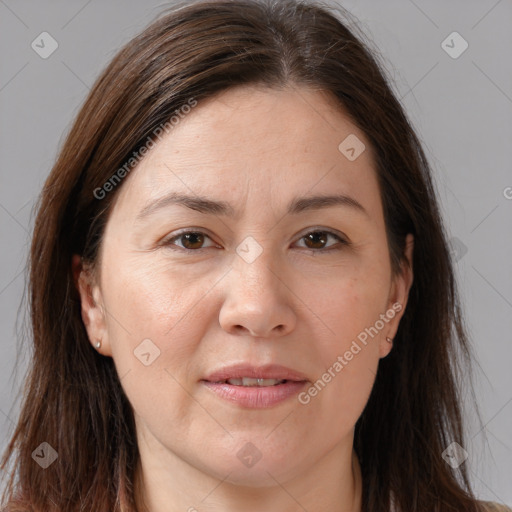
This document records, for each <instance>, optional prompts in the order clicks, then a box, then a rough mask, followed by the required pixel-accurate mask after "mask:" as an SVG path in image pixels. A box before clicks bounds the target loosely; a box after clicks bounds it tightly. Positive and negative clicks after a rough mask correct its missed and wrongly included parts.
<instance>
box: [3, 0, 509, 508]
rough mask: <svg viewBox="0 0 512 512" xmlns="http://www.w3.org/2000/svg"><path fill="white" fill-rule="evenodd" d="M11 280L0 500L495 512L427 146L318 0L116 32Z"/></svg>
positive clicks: (167, 19) (231, 7) (192, 14)
mask: <svg viewBox="0 0 512 512" xmlns="http://www.w3.org/2000/svg"><path fill="white" fill-rule="evenodd" d="M30 291H31V313H32V327H33V333H34V355H33V363H32V366H31V373H30V379H29V381H28V383H27V389H26V394H25V401H24V405H23V408H22V411H21V415H20V418H19V423H18V425H17V428H16V431H15V433H14V436H13V438H12V440H11V442H10V444H9V446H8V449H7V452H6V454H5V457H4V460H3V466H2V467H3V468H4V469H5V468H6V467H7V464H8V462H9V461H13V464H14V468H15V470H16V475H17V476H16V479H15V471H13V472H12V474H11V479H10V480H9V486H8V491H7V492H6V494H5V496H4V503H3V505H4V506H6V507H7V508H6V509H7V510H8V511H10V512H17V511H29V510H30V511H32V510H37V511H43V510H44V511H64V510H65V511H75V510H76V511H78V510H95V511H103V510H104V511H112V510H114V511H123V512H132V511H138V512H143V511H149V512H160V511H164V510H165V511H169V510H172V511H175V510H188V511H194V510H209V511H218V510H222V511H230V510H235V509H236V510H239V509H243V510H248V511H253V510H254V511H256V510H258V511H259V510H266V511H271V512H272V511H274V510H279V511H283V510H285V511H295V510H308V511H310V512H313V511H316V510H329V511H330V510H332V511H335V510H336V511H338V510H347V511H348V510H350V511H358V512H359V511H372V512H374V511H390V510H395V511H408V512H410V511H418V512H419V511H429V512H431V511H455V510H457V511H481V510H491V508H489V507H492V506H493V505H492V504H485V503H482V502H479V501H477V499H476V498H475V497H474V496H473V493H472V491H471V486H470V482H469V478H468V472H467V469H466V465H465V463H464V460H465V451H464V449H463V446H464V433H463V425H462V420H461V411H460V405H459V395H458V390H457V388H456V378H457V374H456V373H455V370H454V369H455V368H456V359H455V357H456V353H458V352H460V353H462V355H463V356H464V362H465V363H466V364H469V347H468V342H467V338H466V334H465V330H464V325H463V321H462V318H461V314H460V311H459V305H458V300H457V292H456V286H455V281H454V275H453V269H452V266H451V262H450V259H449V251H448V249H447V243H446V236H445V232H444V229H443V225H442V221H441V218H440V214H439V209H438V204H437V200H436V197H435V194H434V188H433V184H432V181H431V176H430V172H429V167H428V163H427V161H426V158H425V156H424V153H423V151H422V149H421V146H420V143H419V141H418V139H417V138H416V136H415V134H414V131H413V129H412V128H411V126H410V124H409V123H408V121H407V119H406V116H405V115H404V112H403V110H402V108H401V106H400V105H399V103H398V102H397V100H396V99H395V97H394V96H393V94H392V92H391V91H390V88H389V86H388V85H387V83H386V80H385V77H384V74H383V72H382V71H381V70H380V68H379V65H378V64H377V62H376V60H375V59H374V57H372V55H371V54H370V52H369V51H368V50H367V49H366V48H365V46H364V45H363V43H362V42H361V41H360V40H358V39H356V37H355V35H353V33H352V32H351V31H349V30H348V28H347V27H346V26H345V25H344V24H343V23H342V22H341V21H339V20H338V19H337V18H336V17H335V16H334V14H333V13H331V12H329V10H328V9H327V8H323V7H321V6H318V5H314V4H312V3H303V2H295V1H288V0H286V1H279V2H266V3H263V2H253V1H243V0H237V1H213V2H212V1H209V2H194V3H192V4H191V3H190V2H187V5H182V6H181V7H179V8H174V9H172V10H171V12H169V13H167V14H166V15H165V16H162V17H161V18H159V19H158V20H156V21H155V22H154V23H153V24H151V25H150V26H149V27H148V28H147V29H146V30H145V31H144V32H142V33H141V34H140V35H139V36H138V37H136V38H135V39H133V40H132V41H131V42H130V43H128V44H127V45H126V47H124V48H123V49H122V50H121V51H120V52H119V54H118V55H117V56H116V57H115V58H114V60H113V61H112V63H111V64H110V65H109V66H108V67H107V69H106V70H105V71H104V72H103V73H102V75H101V76H100V78H99V79H98V81H97V82H96V84H95V86H94V87H93V89H92V91H91V93H90V95H89V97H88V98H87V100H86V102H85V104H84V106H83V108H82V110H81V112H80V113H79V115H78V117H77V119H76V121H75V123H74V126H73V127H72V129H71V131H70V134H69V135H68V138H67V140H66V142H65V144H64V147H63V148H62V151H61V154H60V155H59V158H58V160H57V162H56V164H55V166H54V168H53V170H52V172H51V174H50V176H49V178H48V180H47V182H46V184H45V187H44V190H43V192H42V196H41V201H40V204H39V210H38V216H37V220H36V225H35V230H34V237H33V244H32V249H31V274H30ZM496 510H498V508H496ZM501 510H506V509H505V508H502V509H501Z"/></svg>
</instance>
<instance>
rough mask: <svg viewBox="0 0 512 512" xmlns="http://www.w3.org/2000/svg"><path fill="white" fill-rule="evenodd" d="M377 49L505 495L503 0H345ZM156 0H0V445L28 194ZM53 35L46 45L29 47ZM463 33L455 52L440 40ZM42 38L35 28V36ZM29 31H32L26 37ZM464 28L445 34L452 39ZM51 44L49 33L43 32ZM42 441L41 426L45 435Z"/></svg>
mask: <svg viewBox="0 0 512 512" xmlns="http://www.w3.org/2000/svg"><path fill="white" fill-rule="evenodd" d="M340 3H341V5H343V6H344V7H346V8H348V9H349V10H350V11H351V12H352V13H353V14H354V15H355V16H356V17H357V18H358V19H359V20H360V24H361V26H362V28H363V30H364V31H365V32H366V34H367V35H368V37H369V38H370V39H371V40H373V41H374V43H375V45H376V46H377V47H379V48H380V50H381V51H382V53H383V60H384V63H385V66H386V68H387V70H388V73H389V75H390V77H391V78H392V79H393V80H394V83H395V85H394V87H395V90H396V92H397V94H398V96H399V97H400V98H401V99H402V102H403V104H404V106H405V108H406V110H407V112H408V114H409V116H410V118H411V120H412V122H413V124H414V126H415V127H416V129H417V132H418V134H419V136H420V139H421V140H422V141H423V142H424V145H425V150H426V152H427V155H428V157H429V158H430V161H431V163H432V166H433V169H434V172H435V179H436V182H437V186H438V191H439V198H440V201H441V204H442V208H443V214H444V216H445V219H446V222H447V226H448V229H449V233H450V237H452V246H453V250H454V254H455V255H456V258H457V259H458V261H457V276H458V279H459V284H460V291H461V295H462V299H463V305H464V307H465V312H466V318H467V324H468V328H469V332H470V335H471V337H472V340H473V345H474V352H475V356H476V360H477V366H476V370H477V373H476V384H477V386H476V391H477V399H478V402H479V406H480V410H481V414H482V420H483V423H484V425H485V427H484V429H483V430H482V429H481V427H480V426H479V425H478V424H477V423H476V422H475V421H474V415H473V414H472V412H471V410H468V412H467V425H468V429H469V436H468V438H469V441H468V445H467V446H465V447H464V448H465V449H466V450H467V452H468V453H469V459H468V460H467V461H466V462H465V464H468V465H469V469H470V473H471V476H472V479H473V481H474V485H475V489H476V491H477V493H478V495H479V496H480V497H481V498H482V499H489V500H493V501H498V502H503V503H508V504H509V505H511V504H512V376H511V373H512V372H511V370H510V363H511V359H512V358H511V354H512V346H511V343H510V342H511V335H510V333H511V332H512V270H511V268H512V266H511V262H512V243H511V233H512V230H511V227H512V226H511V225H512V222H511V218H512V172H511V170H512V169H511V167H512V163H511V162H512V59H511V58H510V54H511V50H512V30H511V27H512V2H511V1H510V0H500V1H496V0H480V1H476V0H473V1H467V0H466V1H462V0H459V1H455V0H454V1H451V2H445V1H442V0H435V1H434V0H432V1H429V2H427V1H423V2H421V3H420V1H419V0H416V2H413V1H411V0H393V1H386V2H383V1H378V0H367V1H360V2H357V1H342V2H340ZM164 5H165V4H164V3H162V2H156V1H147V2H136V1H134V0H131V1H121V0H109V1H106V2H105V1H104V2H100V1H99V0H89V1H87V0H80V1H77V0H73V1H70V0H66V1H63V0H61V1H50V0H46V1H40V2H36V1H35V0H32V1H29V0H25V1H22V0H0V42H1V48H2V54H1V55H2V57H1V60H0V108H1V117H0V130H1V133H0V163H1V165H0V180H1V181H0V233H1V246H2V252H1V260H0V325H1V328H2V338H1V342H0V449H2V450H3V448H4V447H5V446H6V444H7V439H8V436H9V434H10V432H11V431H12V428H13V426H14V421H15V420H16V415H17V413H18V410H19V400H18V399H16V395H17V394H18V391H19V388H20V385H21V383H22V381H23V369H24V368H25V365H26V362H25V360H24V359H23V356H24V355H26V354H23V353H21V354H20V357H22V359H21V371H20V373H19V375H15V374H14V373H13V368H14V363H15V360H16V354H17V348H16V347H17V341H16V339H17V338H16V333H15V326H16V317H17V314H18V309H19V307H20V302H21V299H22V295H23V288H24V281H25V273H24V268H25V261H26V255H27V250H28V247H29V241H30V232H31V230H32V226H33V216H32V214H31V210H32V207H33V205H34V201H35V199H36V197H37V194H38V193H39V191H40V189H41V186H42V184H43V182H44V179H45V178H46V176H47V175H48V173H49V171H50V169H51V167H52V164H53V162H54V160H55V157H56V155H57V153H58V150H59V148H60V145H61V143H62V141H63V134H64V133H65V132H66V131H67V129H68V128H69V127H70V124H71V122H72V119H73V118H74V116H75V115H76V113H77V110H78V107H79V106H80V105H81V103H82V101H83V100H84V98H85V95H86V94H87V92H88V90H89V88H90V87H91V85H92V84H93V82H94V80H95V79H96V77H97V76H98V74H99V72H100V70H101V69H102V68H103V66H104V65H105V64H106V63H107V62H108V61H109V60H110V59H111V58H112V57H113V56H114V54H115V53H116V50H117V49H118V48H119V47H120V45H121V44H123V43H125V42H127V41H128V40H129V39H131V38H132V37H133V36H134V35H135V34H136V33H137V32H139V31H140V30H141V29H142V28H143V27H144V26H145V25H146V23H148V22H149V21H151V20H152V19H153V18H154V16H156V15H157V14H158V13H159V12H161V10H162V8H163V6H164ZM44 31H46V32H48V33H50V34H51V36H52V37H53V38H54V39H55V40H56V41H57V43H58V48H57V50H56V51H55V52H54V53H53V54H52V55H51V56H50V57H48V58H47V59H43V58H41V57H40V56H39V55H38V54H37V53H36V52H35V51H34V50H33V49H32V47H31V43H32V41H34V40H36V38H37V37H38V36H39V34H41V33H42V32H44ZM453 31H457V32H458V33H460V34H461V36H462V37H463V38H464V39H465V40H466V41H467V42H468V44H469V47H468V49H467V50H466V51H465V52H464V53H462V54H461V55H460V56H459V57H458V58H455V59H454V58H452V57H450V56H449V55H448V54H447V53H446V51H445V50H444V49H443V47H442V45H441V43H442V42H443V41H444V40H445V39H446V38H447V36H448V35H449V34H451V33H452V32H453ZM38 40H39V39H38ZM36 42H37V40H36ZM460 43H461V42H460V41H457V40H455V41H454V42H453V43H452V42H451V40H450V39H448V42H447V43H446V44H449V45H450V46H453V47H454V48H453V49H452V51H456V50H458V49H459V48H461V46H460ZM46 48H48V45H46ZM20 315H21V316H20V319H22V318H23V308H21V309H20ZM41 441H43V440H41Z"/></svg>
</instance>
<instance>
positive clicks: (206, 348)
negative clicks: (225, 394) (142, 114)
mask: <svg viewBox="0 0 512 512" xmlns="http://www.w3.org/2000/svg"><path fill="white" fill-rule="evenodd" d="M350 134H355V135H356V136H357V137H358V138H359V139H360V140H361V141H362V142H363V143H364V144H365V146H366V150H365V151H363V153H362V154H361V155H360V156H359V157H358V158H357V159H356V160H354V161H349V160H348V159H347V158H346V157H345V156H344V155H343V154H342V153H341V152H340V151H339V150H338V145H339V144H340V142H341V141H343V140H344V139H345V138H346V137H347V136H348V135H350ZM169 192H183V193H188V194H191V195H204V196H206V197H208V198H210V199H214V200H224V201H228V202H230V204H231V205H232V207H233V209H234V210H235V211H236V212H237V213H238V216H237V217H234V218H231V217H228V216H222V215H213V214H203V213H200V212H197V211H194V210H192V209H189V208H186V207H184V206H180V205H169V206H167V207H166V208H163V209H160V210H157V211H155V212H154V213H153V214H151V215H149V216H147V217H146V218H144V219H143V220H139V221H137V220H136V217H137V214H138V213H139V212H140V211H141V210H142V209H143V208H144V207H145V206H146V205H148V204H151V203H153V202H154V201H155V200H156V199H157V198H160V197H162V196H164V195H166V194H167V193H169ZM332 193H340V194H341V193H343V194H346V195H349V196H351V197H352V198H354V199H356V200H357V201H358V202H359V203H360V204H361V205H362V206H363V207H364V209H365V210H366V212H367V214H363V213H361V212H359V211H358V210H356V209H355V208H351V207H349V206H343V205H342V206H340V205H335V206H330V207H328V208H321V209H317V210H311V211H304V212H302V213H299V214H295V215H288V214H286V206H287V205H288V203H289V201H291V199H292V198H295V197H297V196H311V195H318V194H332ZM184 228H193V229H191V230H197V231H201V232H203V233H205V234H206V235H207V236H205V237H204V239H203V240H201V238H199V241H197V239H195V240H193V241H192V242H189V243H188V245H187V240H186V239H184V238H183V237H181V238H174V239H173V240H170V239H171V238H173V237H175V236H177V235H176V233H177V232H178V230H182V229H184ZM322 230H323V232H325V231H333V232H334V233H335V234H339V235H341V236H342V237H343V238H344V239H345V240H348V241H349V242H350V245H348V246H347V245H342V244H340V243H339V242H338V240H337V239H336V238H335V237H333V236H329V237H328V238H327V239H326V240H325V241H324V242H322V241H321V240H320V241H318V238H317V239H316V240H314V241H313V242H310V243H309V245H308V243H307V241H306V239H305V238H304V237H305V236H306V235H307V234H308V233H311V232H314V231H322ZM248 236H251V237H253V238H254V239H255V240H256V241H257V243H258V244H259V246H260V247H261V249H262V253H261V254H260V255H259V256H258V257H257V258H256V259H255V260H254V261H253V262H251V263H248V262H247V261H245V260H244V259H243V258H242V257H240V256H239V255H238V254H237V252H236V248H237V246H239V245H240V244H241V243H242V241H244V239H245V238H246V237H248ZM166 243H167V245H166ZM173 244H174V245H173ZM171 247H174V248H175V249H176V250H172V248H171ZM184 247H188V249H185V248H184ZM190 247H192V248H190ZM331 247H332V248H336V247H337V248H338V249H337V250H332V249H331V250H329V249H330V248H331ZM198 248H200V250H198ZM194 251H195V252H194ZM315 251H316V252H315ZM322 251H323V252H322ZM412 251H413V239H412V235H408V237H407V246H406V251H405V254H404V258H405V259H406V260H408V261H409V263H411V262H412ZM73 265H74V270H75V275H76V277H77V281H78V287H79V291H80V294H81V298H82V317H83V321H84V324H85V326H86V329H87V332H88V335H89V338H90V341H91V344H93V345H94V344H95V343H96V341H97V340H101V343H102V346H101V348H100V349H99V351H100V352H101V354H103V355H104V356H105V357H112V358H113V359H114V362H115V365H116V368H117V371H118V374H119V376H120V378H121V383H122V386H123V388H124V390H125V392H126V395H127V397H128V399H129V400H130V403H131V405H132V407H133V410H134V413H135V419H136V428H137V441H138V446H139V450H140V454H141V458H140V465H139V468H138V470H137V476H138V478H139V479H140V484H138V485H137V491H138V493H140V494H141V497H139V498H138V499H139V505H140V506H141V507H142V500H144V504H145V507H146V509H147V510H149V511H151V512H164V511H165V512H169V511H178V510H179V511H185V510H189V511H193V510H196V509H197V510H201V511H203V510H204V511H223V512H230V511H235V510H237V511H238V510H241V509H242V510H246V511H249V512H251V511H261V510H267V511H268V512H274V511H279V512H283V511H285V512H291V511H299V510H304V509H306V510H308V511H309V512H314V511H320V510H321V511H323V512H325V511H333V512H334V511H336V512H339V511H342V510H343V511H359V510H360V509H361V474H360V468H359V464H358V461H357V457H356V456H355V452H354V451H353V436H354V426H355V424H356V422H357V419H358V418H359V416H360V415H361V413H362V411H363V409H364V407H365V405H366V402H367V400H368V397H369V394H370V391H371V389H372V386H373V383H374V379H375V374H376V372H377V367H378V363H379V360H380V358H383V357H386V356H387V355H388V353H389V351H390V350H391V349H392V345H391V344H390V343H388V342H387V341H386V337H389V338H393V337H394V336H395V333H396V331H397V329H398V324H399V321H400V318H401V317H402V315H403V312H404V310H405V306H406V304H407V297H408V294H409V290H410V287H411V284H412V280H413V273H412V270H411V267H410V266H408V265H404V266H403V267H402V273H401V274H400V275H399V276H397V277H393V276H392V273H391V266H390V259H389V250H388V243H387V239H386V232H385V224H384V216H383V211H382V203H381V200H380V196H379V188H378V183H377V177H376V174H375V171H374V162H373V159H372V154H371V148H370V143H369V141H368V140H367V138H366V137H365V135H364V134H363V133H362V132H361V130H359V129H358V128H357V127H356V126H355V125H354V124H353V123H352V122H351V121H350V119H349V118H348V116H347V115H346V114H345V113H344V111H343V110H342V109H341V108H340V107H339V106H338V105H335V104H334V103H333V102H332V101H331V100H330V98H329V97H328V96H326V95H325V94H323V93H321V92H319V91H313V90H309V89H306V88H297V87H291V86H290V87H288V88H286V89H282V90H274V89H263V88H255V87H248V86H245V87H238V88H235V89H232V90H229V91H225V92H223V93H221V94H220V95H219V96H217V97H215V98H212V99H209V100H207V101H205V102H202V103H200V104H199V105H197V106H196V107H195V108H193V109H192V111H191V112H190V113H189V114H188V115H187V116H186V117H185V118H184V119H183V120H181V121H180V123H179V124H178V125H177V126H175V127H174V128H173V130H172V131H171V132H170V133H169V134H167V135H165V137H164V138H163V139H162V140H161V141H160V142H159V143H158V144H157V145H156V146H155V147H153V148H152V149H151V150H150V151H149V152H148V153H147V154H146V156H145V158H144V159H143V160H142V161H141V163H140V164H139V165H138V167H137V168H136V169H134V170H133V171H132V172H131V173H130V175H129V176H128V178H126V179H125V181H124V183H123V184H122V186H121V188H120V190H118V196H117V197H116V201H115V205H114V208H113V210H112V212H111V216H110V218H109V220H108V222H107V226H106V231H105V236H104V239H103V241H102V246H101V252H100V259H99V262H98V264H97V266H96V268H95V269H87V268H85V267H84V268H82V267H81V266H80V259H79V257H78V256H75V257H74V260H73ZM395 303H399V304H400V305H401V306H402V310H401V311H400V312H398V313H396V315H395V316H394V318H392V319H390V320H389V321H388V322H386V323H385V325H384V327H383V328H382V329H381V330H380V331H379V332H378V335H376V336H374V337H373V338H369V342H368V344H367V345H366V346H364V347H363V348H362V350H360V351H359V352H358V353H357V355H354V357H353V358H352V359H351V360H350V361H347V363H348V364H347V365H346V366H344V367H343V369H342V370H341V371H339V372H338V373H336V376H335V377H334V378H332V379H331V381H330V382H329V383H328V384H327V385H326V386H325V387H324V388H323V389H322V390H321V392H319V393H318V394H317V395H316V396H314V397H312V398H311V399H310V401H309V402H308V403H307V404H302V403H300V402H299V401H298V400H297V398H296V397H293V398H291V399H288V400H286V401H285V402H283V403H280V404H277V405H274V406H272V407H270V408H267V409H248V408H242V407H239V406H237V405H236V404H232V403H228V402H227V401H225V400H223V399H221V398H219V397H218V396H217V395H215V394H214V393H212V392H211V391H210V390H209V389H207V388H206V387H205V386H204V385H203V384H202V383H201V382H200V381H201V379H203V378H205V377H206V376H207V375H208V374H209V373H211V372H212V371H213V370H217V369H220V368H221V367H223V366H225V365H228V364H234V363H240V362H248V363H251V364H254V365H263V364H267V363H277V364H281V365H284V366H287V367H289V368H292V369H294V370H297V371H299V372H301V373H303V374H305V375H306V376H307V378H308V380H309V381H310V382H311V383H314V382H315V381H317V380H318V379H319V378H320V377H321V376H322V374H324V372H326V370H327V369H328V368H331V367H332V366H333V363H334V362H335V361H336V360H337V358H338V356H340V355H341V356H343V354H345V352H346V351H347V350H349V349H350V347H351V344H352V342H353V341H354V340H356V339H357V336H358V334H360V333H361V332H362V331H364V330H365V328H369V327H370V326H374V325H375V322H376V321H377V320H378V319H379V318H380V315H381V314H385V313H386V312H387V311H388V310H390V309H392V305H393V304H395ZM145 339H150V340H152V343H154V344H155V345H156V346H157V347H158V349H159V350H160V356H159V357H158V358H156V359H155V360H154V361H153V362H152V363H151V364H150V365H148V366H145V365H144V364H142V363H141V362H140V360H139V359H137V358H136V357H135V355H134V350H135V349H136V348H137V346H139V344H140V343H141V342H142V340H145ZM360 345H361V344H360ZM361 346H362V345H361ZM375 428H376V429H378V428H379V426H378V425H376V426H375ZM247 442H251V443H252V444H253V445H254V446H255V447H256V448H257V450H258V452H259V453H260V454H261V459H260V460H259V461H258V462H257V463H256V464H255V465H253V466H252V467H246V466H245V465H244V464H242V463H241V460H240V459H239V458H238V457H237V452H238V451H239V450H240V449H241V448H243V447H244V446H245V445H246V443H247Z"/></svg>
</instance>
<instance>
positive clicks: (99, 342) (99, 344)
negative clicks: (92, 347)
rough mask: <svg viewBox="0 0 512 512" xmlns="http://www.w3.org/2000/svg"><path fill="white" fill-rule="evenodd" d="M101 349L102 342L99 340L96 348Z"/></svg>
mask: <svg viewBox="0 0 512 512" xmlns="http://www.w3.org/2000/svg"><path fill="white" fill-rule="evenodd" d="M100 347H101V341H99V340H98V341H97V342H96V348H100Z"/></svg>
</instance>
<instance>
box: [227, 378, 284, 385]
mask: <svg viewBox="0 0 512 512" xmlns="http://www.w3.org/2000/svg"><path fill="white" fill-rule="evenodd" d="M226 382H227V383H228V384H231V385H233V386H275V385H277V384H281V382H284V379H252V378H250V377H243V378H241V379H228V380H227V381H226Z"/></svg>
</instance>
